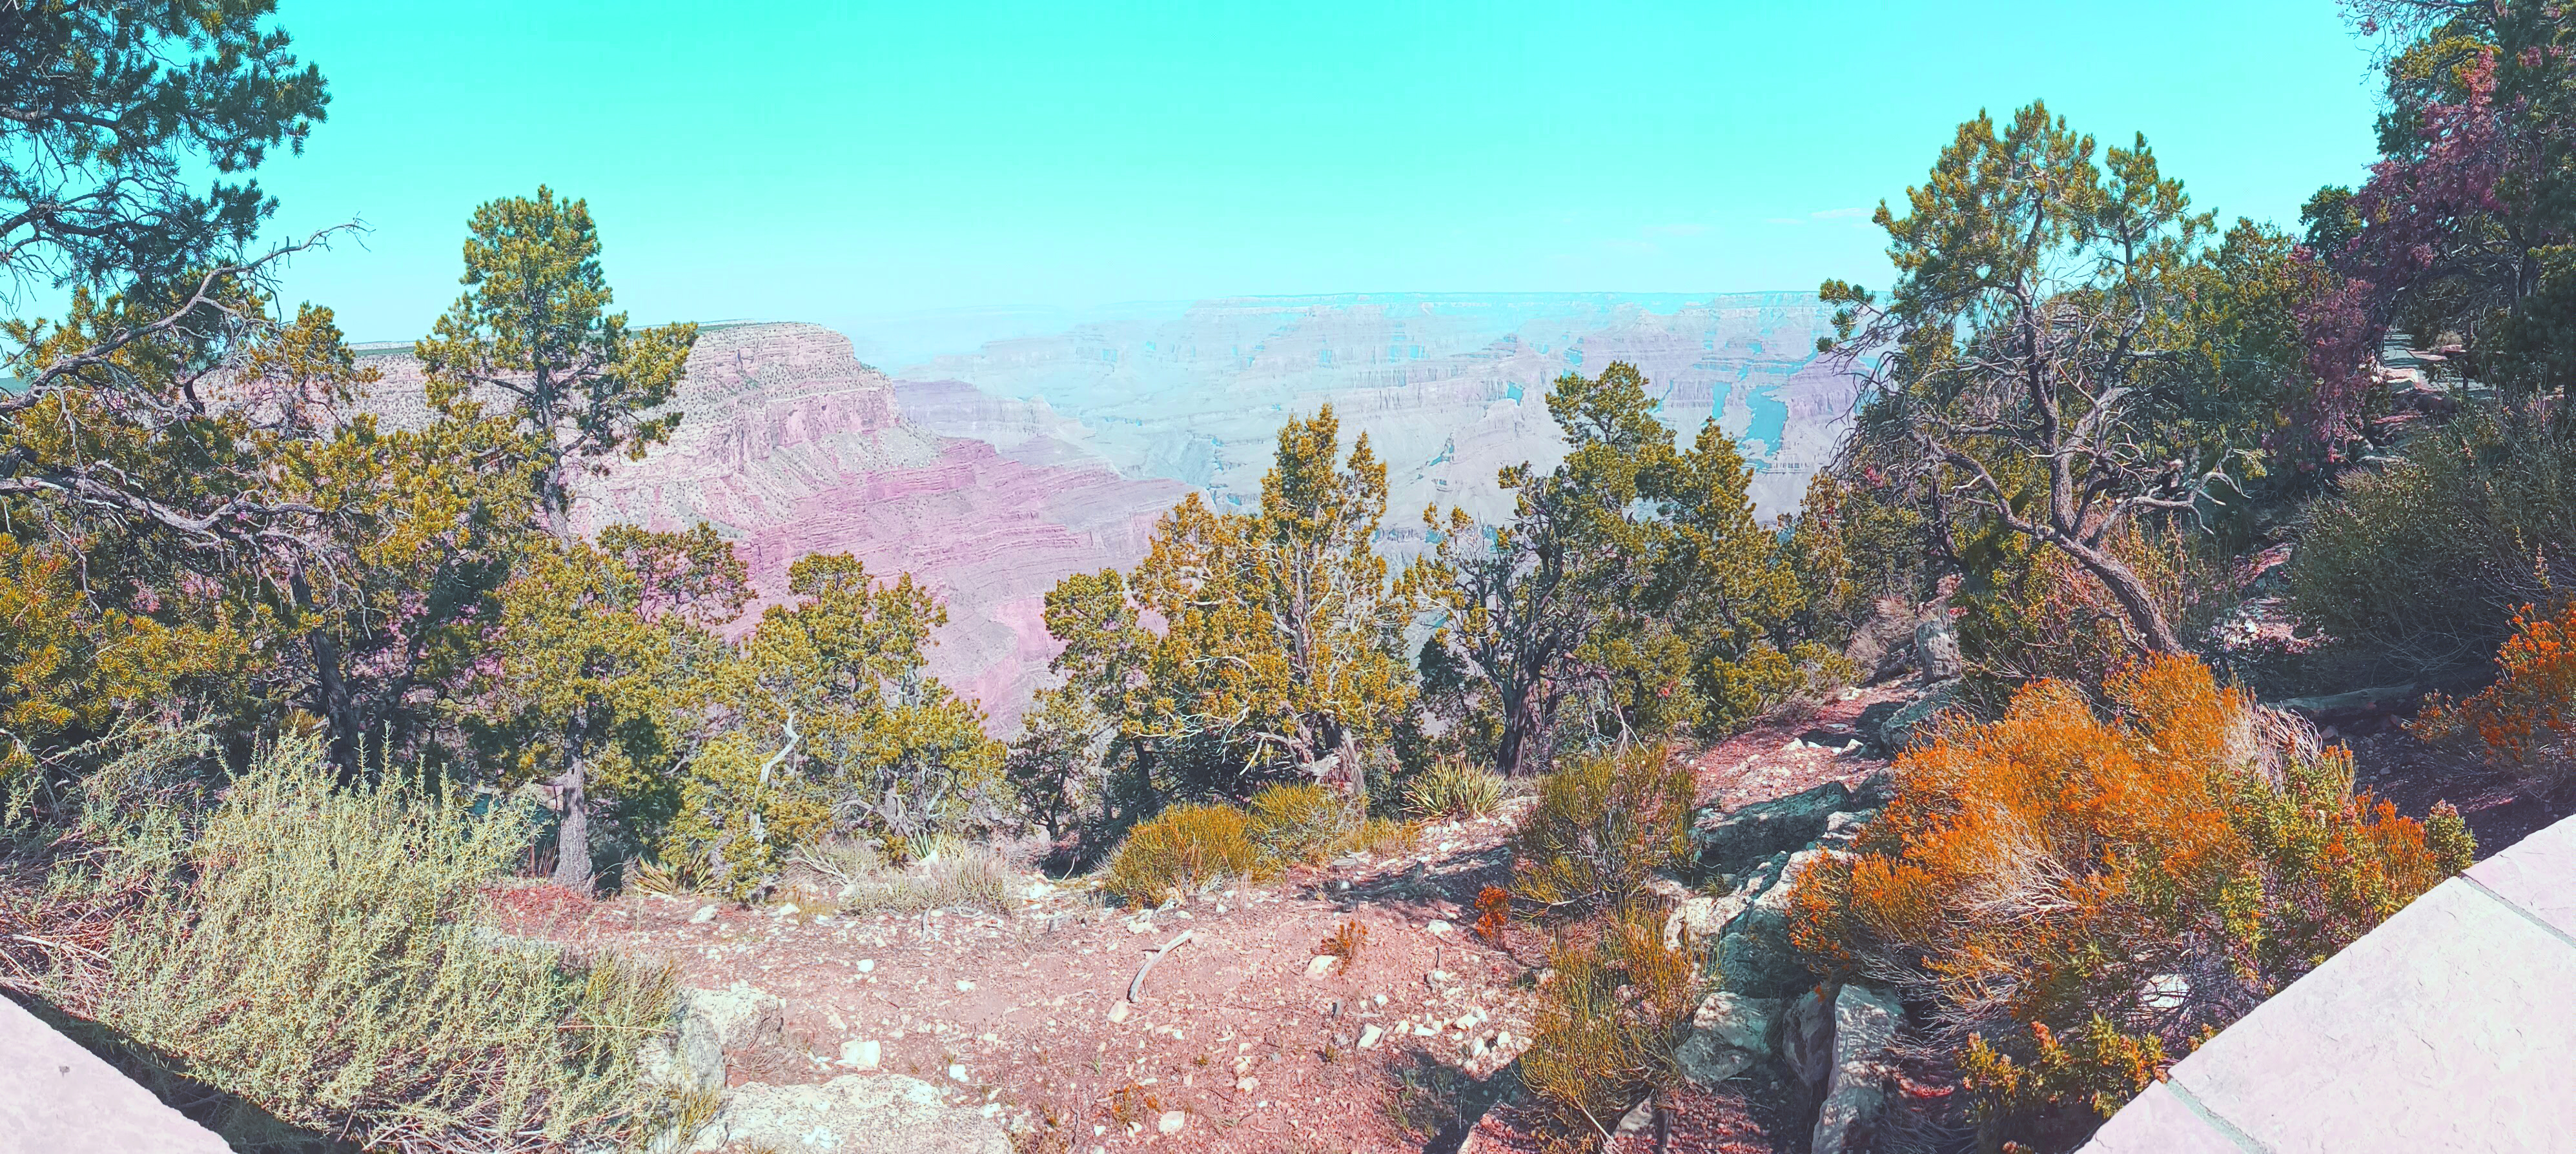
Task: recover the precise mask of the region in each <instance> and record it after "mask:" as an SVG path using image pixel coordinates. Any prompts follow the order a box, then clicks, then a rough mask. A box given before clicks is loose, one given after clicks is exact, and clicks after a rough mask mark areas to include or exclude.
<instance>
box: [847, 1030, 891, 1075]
mask: <svg viewBox="0 0 2576 1154" xmlns="http://www.w3.org/2000/svg"><path fill="white" fill-rule="evenodd" d="M884 1056H885V1048H884V1047H883V1046H881V1045H879V1044H878V1043H876V1042H873V1041H862V1040H860V1039H857V1038H852V1039H850V1040H849V1041H846V1042H843V1043H841V1064H842V1065H844V1066H847V1067H849V1068H851V1069H853V1070H873V1069H876V1068H877V1063H878V1062H879V1061H880V1060H882V1059H883V1058H884Z"/></svg>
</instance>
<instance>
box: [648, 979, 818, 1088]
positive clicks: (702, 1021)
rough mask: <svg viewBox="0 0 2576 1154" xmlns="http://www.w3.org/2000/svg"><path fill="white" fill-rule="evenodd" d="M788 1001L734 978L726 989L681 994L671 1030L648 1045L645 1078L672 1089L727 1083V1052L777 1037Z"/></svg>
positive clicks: (782, 1024)
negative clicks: (668, 1033) (732, 982)
mask: <svg viewBox="0 0 2576 1154" xmlns="http://www.w3.org/2000/svg"><path fill="white" fill-rule="evenodd" d="M784 1011H785V1003H783V1002H781V1001H779V1000H778V999H777V998H776V997H775V996H773V995H770V994H766V993H762V992H761V991H759V990H757V989H754V988H752V986H751V984H750V983H748V982H735V983H734V984H733V985H732V986H731V987H730V988H728V989H722V990H701V989H689V990H682V991H681V992H680V997H679V1002H678V1005H676V1006H675V1007H673V1010H672V1014H671V1033H670V1035H669V1036H667V1037H663V1038H654V1039H651V1040H649V1041H647V1042H645V1043H644V1048H643V1052H642V1054H641V1055H639V1060H640V1061H641V1063H642V1065H643V1068H644V1077H645V1079H646V1080H647V1081H648V1082H651V1083H652V1084H654V1085H658V1086H665V1087H669V1088H671V1089H674V1090H681V1091H688V1090H716V1089H722V1088H723V1087H724V1084H725V1054H726V1052H727V1051H735V1050H741V1049H745V1048H747V1047H750V1046H752V1045H754V1044H756V1043H758V1042H760V1041H762V1040H764V1039H772V1040H774V1039H775V1038H776V1037H777V1036H778V1034H779V1032H780V1030H781V1029H782V1028H783V1027H784V1025H785V1018H784Z"/></svg>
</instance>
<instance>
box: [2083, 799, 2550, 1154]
mask: <svg viewBox="0 0 2576 1154" xmlns="http://www.w3.org/2000/svg"><path fill="white" fill-rule="evenodd" d="M2450 1151H2458V1152H2461V1154H2472V1152H2474V1154H2519V1152H2526V1151H2529V1152H2557V1151H2565V1152H2569V1154H2576V818H2569V819H2567V820H2565V821H2561V822H2559V823H2558V824H2556V825H2553V826H2550V827H2549V828H2547V829H2544V830H2541V831H2540V832H2538V833H2535V834H2533V835H2531V836H2530V837H2527V838H2524V839H2523V840H2522V841H2521V842H2519V843H2517V844H2515V845H2514V846H2513V847H2512V848H2510V849H2507V850H2505V851H2504V852H2503V853H2500V854H2497V855H2495V856H2494V857H2491V858H2488V859H2487V860H2485V861H2482V862H2479V863H2478V864H2477V865H2475V866H2472V867H2470V868H2469V871H2468V872H2467V873H2466V874H2463V875H2462V876H2460V877H2456V878H2453V879H2451V880H2449V881H2446V882H2443V883H2442V884H2441V885H2440V886H2437V887H2435V888H2434V889H2433V891H2432V892H2431V893H2428V894H2425V895H2424V896H2423V897H2421V898H2418V899H2416V900H2415V902H2414V904H2412V905H2409V906H2407V907H2406V908H2405V909H2403V910H2400V911H2398V913H2397V916H2395V917H2392V918H2390V919H2388V921H2387V922H2385V923H2383V924H2382V925H2381V926H2380V927H2379V928H2378V929H2375V930H2372V931H2371V932H2370V933H2368V934H2365V935H2363V937H2362V939H2361V940H2360V941H2357V942H2354V943H2353V944H2352V945H2351V946H2350V947H2349V948H2347V949H2345V950H2344V951H2343V952H2342V953H2339V954H2336V955H2335V956H2334V957H2332V958H2329V959H2327V960H2326V963H2325V964H2324V965H2322V966H2319V967H2317V968H2316V970H2315V971H2314V972H2312V973H2310V974H2309V975H2308V976H2306V977H2304V978H2301V979H2299V980H2298V981H2296V982H2292V983H2291V984H2290V985H2289V987H2288V988H2287V989H2284V990H2282V991H2281V992H2280V993H2279V994H2278V995H2275V996H2274V997H2273V998H2272V999H2271V1000H2269V1001H2267V1002H2265V1003H2263V1004H2262V1005H2260V1006H2257V1007H2255V1009H2254V1012H2253V1013H2250V1014H2247V1015H2246V1016H2245V1017H2244V1018H2243V1019H2242V1020H2240V1021H2238V1022H2237V1023H2236V1024H2235V1025H2233V1026H2230V1027H2228V1028H2227V1029H2226V1030H2225V1031H2222V1032H2221V1033H2220V1034H2219V1035H2218V1036H2217V1037H2215V1038H2212V1039H2210V1041H2209V1043H2208V1044H2207V1045H2204V1046H2202V1047H2201V1048H2200V1049H2198V1050H2196V1051H2194V1052H2193V1053H2192V1054H2191V1056H2189V1057H2187V1058H2184V1059H2183V1060H2182V1061H2180V1062H2177V1063H2175V1064H2174V1067H2173V1071H2172V1074H2171V1076H2170V1078H2169V1079H2168V1080H2167V1081H2164V1082H2161V1083H2158V1084H2157V1085H2154V1086H2151V1087H2149V1088H2148V1089H2147V1092H2146V1093H2144V1094H2140V1095H2139V1096H2138V1097H2137V1098H2136V1099H2135V1100H2133V1101H2131V1102H2130V1103H2129V1104H2128V1105H2127V1106H2125V1107H2122V1108H2121V1110H2120V1112H2119V1113H2118V1114H2117V1115H2115V1116H2113V1117H2112V1119H2111V1120H2110V1121H2109V1122H2108V1123H2105V1124H2104V1125H2103V1127H2102V1129H2101V1130H2100V1132H2098V1133H2096V1134H2095V1135H2094V1136H2093V1141H2092V1142H2090V1143H2088V1144H2087V1145H2085V1146H2084V1148H2083V1151H2082V1154H2312V1152H2313V1154H2446V1152H2450Z"/></svg>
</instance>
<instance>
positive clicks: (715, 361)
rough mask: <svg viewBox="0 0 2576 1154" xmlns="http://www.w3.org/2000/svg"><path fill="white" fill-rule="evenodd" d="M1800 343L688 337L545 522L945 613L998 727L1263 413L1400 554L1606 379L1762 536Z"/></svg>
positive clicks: (1784, 487)
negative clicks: (902, 347) (1365, 501)
mask: <svg viewBox="0 0 2576 1154" xmlns="http://www.w3.org/2000/svg"><path fill="white" fill-rule="evenodd" d="M1828 323H1829V318H1828V314H1827V312H1826V310H1824V309H1823V308H1822V307H1820V306H1819V305H1817V304H1816V302H1815V300H1814V297H1813V295H1812V294H1806V293H1767V294H1744V295H1736V296H1700V297H1680V296H1669V297H1658V296H1640V295H1634V294H1598V293H1596V294H1511V295H1501V294H1488V295H1446V296H1441V295H1425V294H1396V295H1385V294H1370V295H1358V296H1340V297H1311V298H1244V299H1229V300H1213V301H1204V302H1199V303H1196V304H1191V305H1186V306H1172V307H1171V308H1170V309H1168V310H1166V311H1165V312H1163V313H1161V314H1159V315H1157V314H1153V313H1151V312H1150V310H1148V311H1146V312H1145V313H1144V314H1143V315H1139V313H1138V311H1137V310H1134V309H1130V310H1129V311H1128V312H1127V313H1126V314H1125V315H1122V316H1121V317H1119V318H1117V319H1114V320H1108V321H1102V322H1097V323H1091V324H1079V325H1075V326H1074V327H1072V328H1070V329H1068V330H1066V331H1064V332H1061V333H1056V334H1050V335H1040V336H1033V337H1017V338H1012V339H1007V340H996V341H990V342H987V343H985V344H983V345H982V346H981V347H980V348H979V349H978V350H976V351H975V352H972V353H964V354H957V355H950V356H942V357H937V358H933V359H931V360H928V361H925V362H923V363H920V364H916V365H912V366H909V367H907V368H905V369H904V370H902V371H901V372H900V373H899V374H898V376H897V378H889V376H888V375H887V374H885V373H882V372H879V371H878V370H877V369H875V368H871V367H869V366H867V365H865V364H862V363H860V362H859V361H858V360H857V358H856V357H855V356H853V355H852V351H851V344H850V341H849V339H848V338H846V337H844V336H842V335H841V334H839V333H836V332H833V331H831V330H829V329H825V328H822V327H820V326H816V325H808V324H789V323H778V324H739V325H723V326H708V327H706V328H704V329H703V330H702V331H701V335H700V336H699V339H698V345H697V348H696V350H695V352H694V353H692V355H691V356H690V358H689V369H688V376H687V379H686V380H685V382H684V383H683V384H682V385H681V388H680V392H679V395H678V397H677V398H676V399H675V400H674V402H673V403H674V404H675V405H676V406H677V407H678V408H679V409H680V410H681V412H682V413H683V418H682V420H681V422H680V426H679V429H678V431H677V432H676V433H675V434H674V435H673V436H672V438H671V441H670V443H668V444H666V445H662V446H659V447H656V448H655V449H653V450H652V451H651V452H650V453H648V454H647V455H646V457H645V459H644V460H642V461H640V462H638V461H627V460H623V459H619V460H615V461H612V462H610V463H609V465H608V468H607V471H606V472H605V473H603V474H601V475H598V476H593V477H585V478H583V479H582V481H581V482H580V485H579V492H578V500H577V502H576V505H575V510H574V514H575V519H576V521H577V522H578V523H579V524H580V525H581V526H582V527H583V529H584V530H585V531H595V530H596V529H598V528H599V527H600V526H603V525H608V524H616V523H631V524H640V525H644V526H647V527H651V528H661V529H673V528H681V527H685V526H687V525H690V524H693V523H695V522H697V521H700V520H704V521H706V522H708V523H710V524H712V525H714V526H716V528H717V529H718V530H719V531H721V532H722V533H723V534H724V535H725V536H726V537H728V538H729V539H731V540H732V541H734V542H735V545H736V547H737V548H738V549H739V550H740V551H741V553H742V555H743V557H744V559H745V561H746V562H747V563H748V564H749V565H750V568H751V575H752V580H753V581H754V583H755V584H756V585H757V586H758V587H759V589H760V590H762V593H763V598H764V599H763V601H762V602H760V603H757V604H756V605H755V607H754V613H755V614H756V613H757V612H758V608H759V605H761V604H767V603H769V602H770V601H772V600H775V599H776V597H777V596H779V595H780V593H781V592H782V591H783V590H784V588H785V585H786V573H787V567H788V566H789V565H790V564H792V563H793V562H794V561H795V560H796V559H797V558H799V557H802V556H804V555H806V554H808V553H815V552H848V553H853V554H856V555H857V556H858V557H859V558H861V559H862V560H864V561H865V562H866V563H867V565H868V567H869V569H870V570H871V571H872V572H876V573H879V574H882V575H884V576H887V577H892V576H893V575H894V574H896V573H898V572H910V573H912V574H914V575H915V576H917V577H919V578H920V579H922V580H923V581H925V582H927V583H928V584H929V585H930V587H931V588H932V589H934V590H935V591H937V593H938V594H939V595H940V597H941V598H942V599H943V600H944V601H945V602H946V604H947V607H948V615H949V621H948V625H947V627H946V628H945V629H943V630H941V631H940V632H939V634H938V648H937V649H936V650H934V652H933V654H932V661H931V668H932V670H933V672H935V673H936V674H937V675H938V676H940V677H941V678H942V679H943V680H945V681H947V682H948V683H949V684H951V685H953V686H956V687H957V688H958V689H959V690H960V691H962V692H965V693H967V694H969V695H971V696H973V697H975V698H976V699H977V700H979V701H980V702H982V703H983V705H984V707H985V709H986V711H987V712H988V713H989V714H990V715H991V717H992V719H993V721H992V728H993V729H994V731H995V732H996V733H1002V734H1007V733H1009V732H1010V731H1011V729H1012V728H1013V723H1014V721H1015V719H1016V717H1017V715H1018V713H1019V711H1020V710H1021V708H1022V707H1023V706H1024V705H1025V703H1026V702H1027V700H1028V697H1029V694H1030V693H1031V691H1032V690H1033V689H1034V688H1035V687H1036V685H1037V684H1038V683H1039V681H1040V680H1041V679H1042V678H1043V677H1044V676H1045V666H1046V661H1047V659H1048V658H1049V657H1050V656H1052V655H1053V653H1054V651H1055V645H1054V643H1053V641H1052V640H1051V639H1050V638H1049V637H1048V636H1047V634H1046V629H1045V627H1044V624H1043V623H1042V621H1041V620H1040V611H1041V608H1042V606H1043V599H1044V597H1045V594H1046V592H1047V590H1048V589H1050V588H1052V587H1054V585H1055V583H1056V582H1057V581H1058V580H1060V579H1061V578H1063V577H1064V576H1065V575H1066V574H1069V573H1073V572H1076V571H1083V570H1095V569H1100V568H1104V567H1110V566H1120V567H1123V566H1126V565H1130V564H1133V563H1134V562H1135V561H1136V560H1137V559H1138V558H1140V557H1142V556H1143V555H1144V553H1145V548H1146V544H1147V539H1148V537H1149V536H1150V534H1151V532H1152V529H1153V525H1154V522H1155V519H1156V518H1157V517H1159V516H1160V515H1161V514H1162V513H1163V512H1164V511H1165V510H1167V509H1169V508H1170V507H1171V506H1172V504H1173V503H1174V502H1175V501H1177V500H1179V499H1180V497H1181V495H1182V494H1183V493H1185V492H1187V491H1189V490H1191V489H1198V490H1201V491H1203V492H1206V493H1207V494H1208V495H1209V496H1210V498H1211V499H1212V500H1213V501H1214V502H1215V503H1216V505H1217V506H1218V507H1219V508H1223V509H1249V508H1252V507H1254V506H1256V505H1257V504H1258V502H1259V499H1260V487H1261V476H1262V474H1263V473H1264V472H1266V471H1267V470H1268V469H1269V467H1270V454H1271V450H1272V446H1273V441H1274V439H1275V437H1276V435H1277V433H1278V430H1279V428H1280V427H1281V426H1282V425H1283V424H1285V423H1286V422H1287V421H1288V420H1289V419H1290V418H1291V417H1292V416H1301V415H1304V414H1307V413H1311V412H1313V411H1314V410H1315V409H1316V408H1317V407H1319V406H1321V405H1324V404H1331V405H1332V406H1333V407H1334V409H1335V411H1336V412H1337V413H1339V414H1340V415H1341V418H1342V421H1343V427H1344V436H1345V438H1346V439H1348V438H1351V437H1353V436H1355V435H1356V434H1358V433H1361V432H1365V433H1367V434H1368V435H1369V438H1370V443H1371V444H1372V446H1373V447H1374V448H1375V450H1376V452H1377V453H1378V455H1379V457H1380V458H1381V459H1382V460H1384V461H1385V462H1386V464H1387V472H1388V481H1389V484H1390V487H1391V489H1392V492H1391V494H1390V498H1389V501H1388V516H1387V526H1386V527H1387V536H1388V540H1387V542H1386V548H1387V551H1388V552H1389V553H1390V554H1393V555H1396V556H1398V557H1401V556H1404V555H1407V554H1410V553H1412V552H1414V551H1416V550H1418V549H1419V548H1420V547H1421V546H1422V542H1423V534H1422V529H1421V523H1420V515H1421V512H1422V510H1423V508H1424V507H1425V506H1426V505H1433V504H1437V505H1439V506H1441V507H1442V508H1443V509H1444V510H1445V509H1446V508H1447V507H1448V506H1451V505H1457V506H1460V507H1463V508H1465V509H1467V510H1468V511H1469V512H1471V513H1474V514H1476V515H1478V516H1481V517H1486V518H1494V519H1499V518H1502V517H1506V516H1508V515H1509V514H1510V510H1511V502H1510V499H1509V495H1508V494H1506V493H1504V492H1503V491H1502V490H1501V489H1500V488H1499V487H1497V486H1496V484H1495V482H1494V474H1495V472H1496V471H1497V470H1498V469H1500V468H1502V467H1503V466H1505V465H1509V464H1515V463H1519V462H1522V461H1528V462H1531V463H1533V464H1534V465H1536V466H1538V467H1539V468H1541V469H1546V468H1549V467H1552V466H1553V465H1554V464H1555V463H1556V462H1557V461H1558V460H1560V459H1561V458H1562V457H1563V454H1564V446H1563V439H1562V437H1561V436H1560V434H1559V433H1558V430H1557V427H1556V424H1555V421H1554V420H1553V419H1552V418H1550V417H1549V415H1548V412H1547V406H1546V395H1547V388H1548V384H1549V382H1551V381H1553V380H1554V379H1555V378H1557V377H1558V376H1560V375H1562V374H1564V373H1566V372H1582V373H1587V374H1592V373H1598V372H1600V371H1601V369H1602V368H1604V367H1606V366H1607V365H1608V364H1609V363H1610V362H1612V361H1615V360H1624V361H1629V362H1631V363H1634V364H1636V365H1637V366H1638V367H1639V368H1640V369H1641V370H1643V371H1644V372H1645V374H1646V376H1647V377H1648V379H1649V381H1650V382H1651V384H1650V388H1649V393H1650V395H1651V396H1653V397H1654V398H1655V399H1656V400H1657V402H1658V404H1659V406H1660V412H1661V413H1662V415H1663V416H1664V418H1665V420H1666V423H1668V424H1670V425H1672V426H1673V427H1674V429H1675V431H1676V435H1677V436H1682V437H1687V436H1691V435H1695V434H1696V433H1697V431H1698V429H1699V426H1700V424H1701V423H1702V422H1703V421H1705V420H1708V419H1710V418H1711V417H1714V418H1716V419H1717V420H1718V422H1719V424H1720V426H1721V427H1722V428H1724V429H1725V430H1726V431H1728V432H1729V433H1732V434H1735V435H1736V436H1737V437H1739V438H1740V439H1741V441H1742V443H1743V444H1744V446H1745V450H1746V453H1747V456H1748V457H1749V458H1750V459H1751V460H1753V461H1754V463H1755V465H1756V467H1757V469H1758V470H1759V472H1758V474H1757V476H1756V477H1755V480H1754V489H1753V492H1754V498H1755V501H1756V504H1757V506H1758V507H1759V508H1760V510H1761V511H1762V512H1763V513H1764V514H1765V515H1766V516H1767V515H1774V514H1779V513H1783V512H1787V511H1789V510H1791V509H1794V508H1795V507H1796V504H1797V500H1798V497H1799V494H1800V493H1801V492H1802V491H1803V489H1804V487H1805V484H1806V478H1807V475H1808V474H1809V473H1810V472H1812V471H1813V470H1814V469H1815V468H1816V467H1818V466H1819V465H1821V464H1822V463H1823V462H1824V460H1825V459H1826V458H1827V457H1828V456H1829V455H1830V453H1831V451H1832V449H1833V446H1834V445H1835V443H1836V442H1837V441H1838V440H1839V438H1840V436H1841V433H1842V430H1843V428H1844V426H1845V423H1846V420H1847V417H1848V413H1849V409H1850V407H1851V403H1852V398H1853V391H1852V387H1851V384H1850V380H1849V378H1848V377H1846V376H1843V375H1841V374H1838V373H1835V372H1833V371H1832V370H1831V368H1830V366H1829V365H1827V364H1826V363H1824V362H1823V361H1821V360H1820V359H1819V358H1818V357H1817V356H1816V354H1815V352H1814V348H1815V339H1816V337H1817V336H1818V335H1820V334H1822V333H1824V332H1826V331H1828ZM362 351H363V352H364V353H365V355H367V356H368V358H369V363H371V364H374V365H376V366H377V367H379V368H380V369H382V370H383V371H384V374H385V377H384V381H383V383H382V384H381V385H379V386H378V387H377V389H376V390H375V396H374V397H373V398H372V399H371V402H370V407H371V408H373V409H374V410H376V411H377V412H379V413H380V414H381V415H382V417H383V418H384V419H385V420H386V421H387V422H388V423H391V424H394V425H405V424H416V423H418V422H420V421H422V420H425V419H426V416H427V414H426V410H425V408H424V407H423V405H422V402H421V378H420V371H419V367H418V365H417V363H415V362H414V361H413V360H412V359H411V356H410V350H409V346H394V345H387V346H372V347H368V348H366V349H364V350H362ZM748 621H749V619H748V618H747V619H746V621H745V623H744V625H743V626H742V627H747V626H748Z"/></svg>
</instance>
